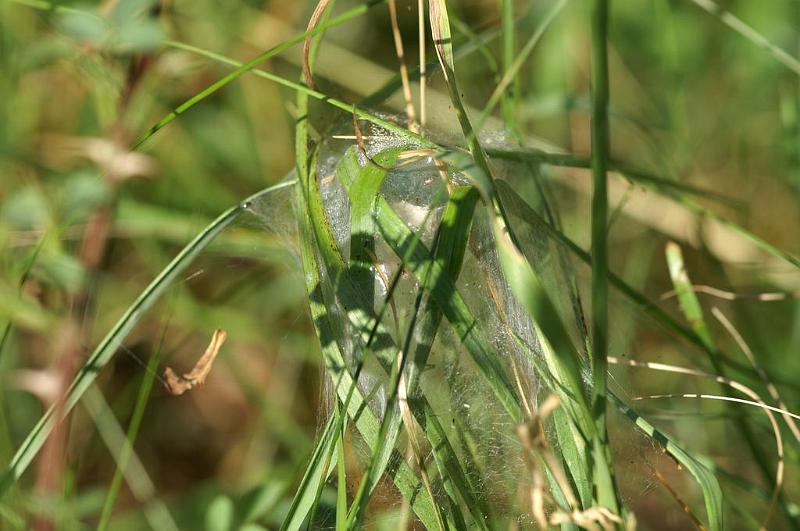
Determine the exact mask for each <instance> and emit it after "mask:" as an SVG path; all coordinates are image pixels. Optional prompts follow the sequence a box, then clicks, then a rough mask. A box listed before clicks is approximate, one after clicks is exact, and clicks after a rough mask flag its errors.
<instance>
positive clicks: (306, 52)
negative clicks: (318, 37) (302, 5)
mask: <svg viewBox="0 0 800 531" xmlns="http://www.w3.org/2000/svg"><path fill="white" fill-rule="evenodd" d="M329 2H330V0H319V3H318V4H317V7H316V8H314V12H313V13H312V14H311V18H310V19H309V21H308V27H307V28H306V33H310V32H311V31H312V30H313V29H314V28H316V27H317V24H319V19H320V18H321V17H322V14H323V13H324V12H325V8H326V7H328V3H329ZM311 40H312V37H311V36H310V35H309V36H308V37H306V40H305V41H303V77H304V78H305V80H306V85H308V86H309V87H310V88H316V84H315V83H314V76H313V74H312V73H311V66H310V64H309V62H310V61H309V56H310V55H311Z"/></svg>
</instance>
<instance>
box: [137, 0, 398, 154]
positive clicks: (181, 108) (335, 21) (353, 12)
mask: <svg viewBox="0 0 800 531" xmlns="http://www.w3.org/2000/svg"><path fill="white" fill-rule="evenodd" d="M383 1H384V0H370V1H368V2H366V3H364V4H362V5H360V6H358V7H354V8H353V9H350V10H348V11H346V12H344V13H342V14H341V15H339V16H338V17H334V18H331V19H330V20H328V21H326V22H323V23H321V24H318V25H317V26H315V27H314V28H313V29H311V30H308V31H305V32H303V33H301V34H299V35H295V36H294V37H292V38H291V39H288V40H286V41H283V42H282V43H280V44H278V45H276V46H273V47H272V48H270V49H269V50H266V51H265V52H263V53H261V54H259V55H257V56H256V57H254V58H253V59H251V60H250V61H248V62H246V63H243V64H242V65H241V66H239V67H238V68H237V69H236V70H234V71H233V72H230V73H229V74H227V75H226V76H224V77H222V78H221V79H218V80H217V81H215V82H214V83H212V84H211V85H209V86H208V87H206V88H205V89H203V90H201V91H200V92H198V93H197V94H195V95H194V96H192V97H191V98H189V99H188V100H186V101H185V102H183V103H182V104H180V105H178V106H177V107H175V109H174V110H172V112H170V113H169V114H167V115H166V116H165V117H163V118H162V119H161V120H159V121H158V122H157V123H156V124H154V125H153V126H152V127H150V129H148V130H147V132H145V133H144V134H143V135H142V136H140V137H139V138H138V139H137V140H136V141H135V142H134V143H133V145H132V147H131V149H133V150H136V149H138V148H139V147H140V146H141V145H142V144H144V143H145V142H147V140H149V139H150V138H151V137H152V136H153V135H155V134H156V133H157V132H158V131H160V130H161V129H163V128H164V127H165V126H166V125H168V124H169V123H171V122H172V121H173V120H175V119H176V118H177V117H178V116H180V115H181V114H183V113H185V112H186V111H188V110H189V109H191V108H192V107H194V106H195V105H197V104H198V103H200V102H201V101H203V100H204V99H206V98H207V97H209V96H211V95H212V94H214V93H215V92H217V91H218V90H220V89H221V88H223V87H225V86H226V85H228V84H230V83H232V82H233V81H235V80H236V79H238V78H239V76H241V75H242V74H244V73H245V72H247V71H249V70H251V69H252V68H254V67H255V66H256V65H258V64H259V63H262V62H264V61H266V60H267V59H269V58H270V57H273V56H275V55H278V54H279V53H281V52H283V51H284V50H287V49H289V48H291V47H292V46H294V45H296V44H299V43H301V42H304V41H305V40H306V39H308V38H309V37H313V36H315V35H319V34H321V33H322V32H324V31H325V30H327V29H328V28H331V27H334V26H338V25H340V24H342V23H344V22H347V21H348V20H351V19H353V18H356V17H358V16H360V15H363V14H364V13H366V12H367V11H368V10H369V9H370V8H371V7H373V6H375V5H377V4H380V3H383Z"/></svg>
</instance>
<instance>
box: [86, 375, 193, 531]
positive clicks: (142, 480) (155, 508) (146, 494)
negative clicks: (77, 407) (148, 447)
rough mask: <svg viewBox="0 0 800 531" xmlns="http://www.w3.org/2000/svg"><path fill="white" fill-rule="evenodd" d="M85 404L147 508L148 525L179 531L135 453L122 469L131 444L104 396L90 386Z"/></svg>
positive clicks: (128, 456) (104, 439) (110, 449)
mask: <svg viewBox="0 0 800 531" xmlns="http://www.w3.org/2000/svg"><path fill="white" fill-rule="evenodd" d="M83 404H84V405H85V406H86V409H87V410H88V411H89V413H90V415H91V417H92V420H93V421H94V424H95V426H96V427H97V431H98V433H99V434H100V437H101V438H102V439H103V441H104V442H105V444H106V446H107V447H108V449H109V451H110V452H111V455H112V456H113V457H114V460H115V461H116V462H117V467H119V468H121V469H122V470H123V473H124V474H125V479H126V480H127V483H128V485H129V486H130V489H131V491H132V492H133V494H134V496H135V497H136V498H137V499H138V500H139V501H140V502H141V503H142V504H143V505H144V509H143V512H144V515H145V518H146V519H147V523H148V524H149V525H150V527H151V528H152V529H154V530H155V531H177V530H178V526H177V525H176V524H175V521H174V520H173V519H172V515H170V513H169V511H168V510H167V507H166V505H164V503H163V502H162V501H161V500H159V499H158V498H157V497H156V487H155V485H154V484H153V482H152V480H151V479H150V477H149V476H148V475H147V471H146V470H145V469H144V466H142V464H141V462H140V461H139V459H138V458H137V457H136V454H134V453H133V452H130V453H128V455H127V460H128V462H127V463H124V464H125V466H124V467H123V466H122V465H123V462H122V458H123V453H124V452H125V449H126V448H127V444H128V442H129V441H128V440H127V439H126V437H125V432H123V431H122V428H120V426H119V424H118V423H117V419H116V418H115V417H114V412H113V411H111V408H110V407H109V405H108V403H106V400H105V398H103V393H101V392H100V390H99V389H98V388H97V387H96V386H91V387H89V389H87V390H86V393H85V395H84V397H83Z"/></svg>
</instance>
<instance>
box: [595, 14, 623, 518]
mask: <svg viewBox="0 0 800 531" xmlns="http://www.w3.org/2000/svg"><path fill="white" fill-rule="evenodd" d="M607 47H608V0H595V1H594V9H593V10H592V87H591V92H592V112H591V131H592V135H591V136H592V182H593V189H592V218H591V219H592V224H591V233H592V312H591V314H592V343H591V346H592V348H591V358H590V361H591V369H592V416H593V420H594V425H595V430H594V440H593V454H594V486H595V496H596V503H598V504H599V505H601V506H603V507H607V508H608V509H610V510H611V512H613V513H619V499H618V495H617V489H616V487H615V485H614V474H613V469H612V466H611V449H610V447H609V444H608V431H607V428H606V407H607V406H606V394H607V392H608V230H609V227H608V159H609V151H610V150H611V133H610V129H609V122H608V102H609V87H608V52H607Z"/></svg>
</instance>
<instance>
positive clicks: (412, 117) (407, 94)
mask: <svg viewBox="0 0 800 531" xmlns="http://www.w3.org/2000/svg"><path fill="white" fill-rule="evenodd" d="M389 16H390V18H391V20H392V37H394V49H395V52H396V53H397V61H398V62H399V63H400V80H401V82H402V85H403V99H405V102H406V114H407V115H408V128H409V129H410V130H411V131H413V132H415V133H418V132H419V126H418V125H417V113H416V110H415V109H414V99H413V97H412V96H411V82H410V81H409V79H408V68H407V67H406V58H405V51H404V50H403V37H402V35H401V34H400V24H399V23H398V21H397V3H396V2H395V0H389Z"/></svg>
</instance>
